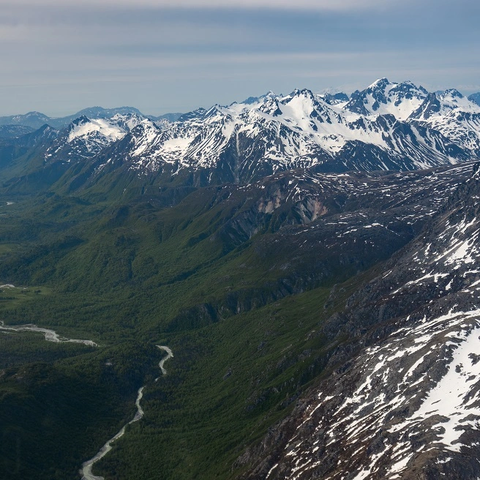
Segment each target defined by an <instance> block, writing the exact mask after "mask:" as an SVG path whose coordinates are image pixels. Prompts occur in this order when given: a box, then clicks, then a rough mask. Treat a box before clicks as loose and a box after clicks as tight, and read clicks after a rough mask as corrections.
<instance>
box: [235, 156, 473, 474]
mask: <svg viewBox="0 0 480 480" xmlns="http://www.w3.org/2000/svg"><path fill="white" fill-rule="evenodd" d="M479 196H480V166H479V165H477V166H476V167H475V169H474V172H473V174H472V175H471V177H470V179H469V180H467V181H466V182H465V183H463V184H461V185H460V186H459V187H458V188H457V189H456V191H455V192H454V193H453V194H452V195H451V196H450V197H449V199H448V201H447V202H446V203H445V204H444V206H443V207H442V208H440V210H439V211H438V212H437V213H436V214H435V215H434V216H433V217H432V219H431V220H430V222H428V223H427V225H426V227H425V229H424V230H423V233H422V234H421V235H419V236H418V237H417V238H416V239H415V240H414V241H413V242H411V243H410V244H408V245H407V246H406V247H405V248H404V249H403V250H400V251H399V252H398V253H397V254H396V255H394V256H393V258H392V259H391V260H390V261H389V262H388V263H387V264H386V267H385V269H384V271H383V272H381V273H380V275H379V276H378V277H377V278H376V279H374V280H372V281H371V282H370V283H369V284H367V285H366V286H365V287H364V288H363V289H362V290H360V291H358V292H357V293H356V294H355V295H354V296H353V297H351V298H350V300H349V302H348V304H349V307H348V308H347V310H346V311H345V312H344V313H342V314H336V315H334V316H333V317H332V318H331V319H330V320H329V321H327V323H326V324H325V326H324V327H323V331H322V333H323V334H326V335H328V336H329V337H330V338H332V339H333V338H335V337H336V338H340V337H341V336H342V335H345V334H347V333H348V334H349V335H352V336H353V337H356V338H357V342H356V344H354V345H350V346H343V347H341V348H339V349H338V350H337V351H336V352H335V354H334V355H333V356H332V357H331V359H330V364H331V365H332V366H333V365H336V366H337V368H336V370H335V371H334V372H333V373H332V375H330V376H329V378H328V379H327V380H325V381H323V382H320V383H319V384H318V385H317V387H316V388H315V389H313V390H312V393H311V394H310V396H308V397H306V398H304V399H303V400H302V401H301V402H299V405H298V407H297V409H296V411H295V412H294V413H293V415H292V416H291V417H290V419H289V420H287V421H284V422H282V424H280V425H279V426H278V427H277V428H274V429H272V430H271V432H270V433H269V435H268V436H267V438H266V439H265V440H264V442H263V443H262V444H261V447H260V451H261V455H260V458H261V459H260V460H257V462H258V464H257V467H256V469H255V470H253V471H252V472H251V473H250V474H248V475H247V476H245V477H244V478H251V479H257V478H269V479H280V478H281V479H298V480H301V479H304V480H306V479H312V478H322V479H346V478H349V479H357V480H359V479H370V480H377V479H378V480H380V479H398V478H402V479H437V478H455V479H459V480H463V479H465V480H467V479H469V480H470V479H476V478H479V477H480V462H479V458H480V457H479V451H478V444H479V431H478V425H479V421H480V397H479V386H480V370H479V363H478V360H479V355H478V351H479V348H480V343H479V338H480V308H479V306H480V303H479V299H480V297H479V293H480V291H479V284H480V276H479V274H480V270H479V268H478V267H479V266H480V244H479V234H480V223H479V211H478V198H479ZM339 365H341V367H339ZM275 441H276V442H277V443H276V444H275V443H274V442H275Z"/></svg>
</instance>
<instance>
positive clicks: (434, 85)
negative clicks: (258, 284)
mask: <svg viewBox="0 0 480 480" xmlns="http://www.w3.org/2000/svg"><path fill="white" fill-rule="evenodd" d="M479 21H480V2H479V1H478V0H228V1H227V0H0V65H1V66H2V70H1V71H2V75H1V76H0V99H1V103H0V116H1V115H12V114H18V113H26V112H28V111H34V110H36V111H40V112H42V113H45V114H47V115H49V116H54V117H55V116H64V115H69V114H73V113H75V112H77V111H79V110H81V109H82V108H86V107H90V106H97V105H99V106H103V107H105V108H111V107H118V106H124V105H128V106H132V107H136V108H138V109H139V110H141V111H142V112H143V113H145V114H149V115H159V114H163V113H168V112H187V111H191V110H193V109H196V108H198V107H206V108H207V107H209V106H211V105H213V104H215V103H218V104H221V105H225V104H230V103H232V102H233V101H241V100H243V99H245V98H247V97H249V96H258V95H262V94H263V93H266V92H267V91H269V90H272V91H274V92H275V93H285V94H287V93H290V92H291V91H292V90H294V89H295V88H309V89H311V90H313V91H315V92H321V91H324V90H326V89H329V90H341V91H346V92H347V93H350V92H352V91H353V90H355V89H363V88H366V87H367V86H368V85H369V84H371V83H372V82H373V81H374V80H376V79H377V78H380V77H387V78H388V79H389V80H390V81H397V82H400V81H404V80H411V81H413V82H414V83H415V84H417V85H423V86H424V87H425V88H427V89H428V90H431V91H433V90H439V89H445V88H457V89H459V90H460V91H461V92H462V93H464V94H470V93H473V92H478V91H480V54H479V53H478V52H479V51H480V48H479V47H480V31H479V27H478V25H479Z"/></svg>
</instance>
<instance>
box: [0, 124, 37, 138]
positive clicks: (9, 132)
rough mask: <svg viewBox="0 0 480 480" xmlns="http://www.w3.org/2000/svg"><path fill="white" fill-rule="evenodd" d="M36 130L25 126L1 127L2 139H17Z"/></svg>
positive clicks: (0, 134)
mask: <svg viewBox="0 0 480 480" xmlns="http://www.w3.org/2000/svg"><path fill="white" fill-rule="evenodd" d="M34 130H36V129H34V128H32V127H27V126H25V125H11V124H10V125H0V138H16V137H20V136H22V135H26V134H27V133H31V132H33V131H34Z"/></svg>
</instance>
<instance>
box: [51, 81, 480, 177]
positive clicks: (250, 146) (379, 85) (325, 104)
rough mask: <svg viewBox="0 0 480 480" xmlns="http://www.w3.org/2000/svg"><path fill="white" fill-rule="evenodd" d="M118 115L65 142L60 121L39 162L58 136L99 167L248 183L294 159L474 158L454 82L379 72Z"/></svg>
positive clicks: (471, 111)
mask: <svg viewBox="0 0 480 480" xmlns="http://www.w3.org/2000/svg"><path fill="white" fill-rule="evenodd" d="M120 117H121V118H123V119H124V120H123V125H122V126H119V123H118V122H119V120H118V118H119V116H118V115H117V116H114V117H111V118H87V117H82V118H81V120H78V119H77V120H75V121H74V123H72V124H71V125H70V126H69V127H67V130H66V131H67V132H71V131H72V129H73V130H74V131H75V132H80V131H82V132H87V131H88V132H89V133H88V134H86V133H85V134H82V135H79V134H78V135H76V136H75V142H72V134H71V133H68V135H66V134H65V133H64V132H65V130H63V131H60V133H59V139H58V141H57V142H56V146H55V147H52V148H50V149H49V150H48V152H47V153H46V155H45V162H46V164H51V163H52V162H56V161H62V162H64V161H66V158H65V155H64V154H63V150H64V148H62V147H61V146H60V143H62V142H64V143H65V144H68V150H69V153H68V162H71V163H75V162H85V159H86V158H87V157H88V159H89V161H90V162H92V163H91V167H89V166H85V168H87V169H88V168H89V169H90V171H91V172H93V171H94V172H95V174H96V175H99V174H102V175H103V174H105V173H106V172H108V173H109V174H112V171H113V170H118V171H119V172H120V171H121V172H125V171H129V172H131V173H134V174H135V175H137V176H139V177H142V176H151V175H154V176H164V177H169V178H171V177H172V175H178V174H180V173H181V174H182V175H187V176H188V175H190V176H192V178H194V179H195V180H192V181H194V182H196V183H197V184H200V185H201V184H203V185H205V184H209V183H217V184H218V183H220V184H221V183H225V182H232V183H248V182H251V181H254V180H256V179H259V178H262V177H264V176H266V175H269V174H272V173H275V172H278V171H283V170H291V169H295V168H310V167H314V168H315V169H316V170H318V171H325V172H328V171H332V172H342V171H349V170H357V171H375V170H413V169H422V168H429V167H433V166H439V165H449V164H455V163H457V162H462V161H467V160H475V159H477V158H478V156H479V154H480V107H479V106H478V105H476V104H475V103H474V102H472V101H470V100H469V99H467V98H465V97H463V96H462V95H461V94H460V93H459V92H457V91H456V90H447V91H445V92H441V93H429V92H427V91H426V90H425V89H424V88H423V87H417V86H415V85H414V84H413V83H411V82H403V83H392V82H389V81H388V80H387V79H386V78H383V79H380V80H378V81H376V82H374V83H373V84H372V85H370V86H369V87H368V88H367V89H365V90H363V91H361V92H359V91H357V92H355V93H354V94H353V95H352V96H351V98H348V97H347V96H346V95H345V94H336V95H332V94H315V93H313V92H311V91H310V90H307V89H303V90H295V91H293V92H292V93H291V94H289V95H277V94H274V93H273V92H269V93H268V94H266V95H263V96H261V97H251V98H249V99H247V100H245V101H244V102H242V103H233V104H231V105H229V106H220V105H214V106H213V107H211V108H209V109H203V108H201V109H198V110H196V111H194V112H191V113H188V114H184V115H182V116H180V117H179V118H178V120H177V121H174V122H169V121H168V120H166V119H163V120H153V119H147V118H145V117H143V116H141V115H138V114H135V113H131V114H128V113H127V114H122V115H120ZM127 117H130V118H131V120H127ZM79 122H81V123H82V129H81V130H80V127H79V125H78V124H79ZM89 123H90V124H89ZM118 128H121V133H120V132H119V131H118ZM107 130H108V131H109V133H108V134H106V135H104V134H103V133H102V132H104V131H107ZM114 131H115V132H117V133H115V134H113V132H114ZM76 152H77V153H76ZM85 152H88V155H86V153H85ZM57 153H58V155H57ZM82 175H83V177H82V178H84V181H87V180H88V183H89V184H91V183H92V182H94V181H95V178H94V177H93V176H92V174H91V175H90V176H89V178H88V179H87V176H86V175H85V173H83V174H82Z"/></svg>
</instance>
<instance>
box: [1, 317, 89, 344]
mask: <svg viewBox="0 0 480 480" xmlns="http://www.w3.org/2000/svg"><path fill="white" fill-rule="evenodd" d="M0 330H1V331H4V332H38V333H42V334H43V335H44V337H45V340H46V341H47V342H54V343H82V344H83V345H88V346H89V347H98V345H97V344H96V343H95V342H93V341H92V340H79V339H77V338H66V337H61V336H60V335H58V333H57V332H55V330H50V329H48V328H42V327H37V326H36V325H33V324H31V323H30V324H27V325H10V326H5V323H4V322H2V321H1V320H0Z"/></svg>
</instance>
